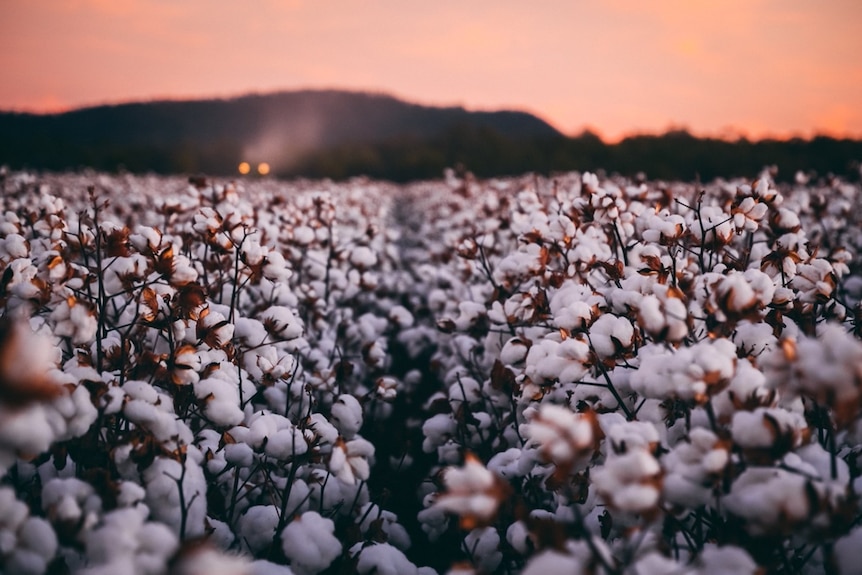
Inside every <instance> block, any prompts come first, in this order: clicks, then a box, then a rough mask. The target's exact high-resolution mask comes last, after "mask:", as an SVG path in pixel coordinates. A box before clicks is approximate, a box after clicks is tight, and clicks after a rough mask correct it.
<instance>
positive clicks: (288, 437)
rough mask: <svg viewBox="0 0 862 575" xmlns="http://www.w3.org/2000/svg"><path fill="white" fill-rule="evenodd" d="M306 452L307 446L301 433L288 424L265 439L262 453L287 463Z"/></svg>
mask: <svg viewBox="0 0 862 575" xmlns="http://www.w3.org/2000/svg"><path fill="white" fill-rule="evenodd" d="M306 451H308V444H307V443H306V441H305V436H304V435H303V434H302V431H300V430H299V429H297V428H296V427H294V426H293V424H290V426H289V427H282V428H281V429H278V430H277V431H276V432H275V433H273V434H271V435H268V436H267V438H266V447H265V448H264V453H266V454H267V455H268V456H270V457H274V458H275V459H279V460H281V461H287V460H289V459H292V458H294V457H296V456H298V455H302V454H303V453H305V452H306Z"/></svg>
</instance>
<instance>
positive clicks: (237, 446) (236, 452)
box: [224, 442, 254, 467]
mask: <svg viewBox="0 0 862 575" xmlns="http://www.w3.org/2000/svg"><path fill="white" fill-rule="evenodd" d="M224 458H225V461H227V462H228V463H230V464H231V465H236V466H238V467H251V466H252V464H254V450H253V449H252V448H251V446H250V445H248V444H247V443H242V442H239V443H229V444H227V445H225V446H224Z"/></svg>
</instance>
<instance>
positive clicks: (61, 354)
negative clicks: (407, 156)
mask: <svg viewBox="0 0 862 575" xmlns="http://www.w3.org/2000/svg"><path fill="white" fill-rule="evenodd" d="M772 178H773V175H772V174H770V173H769V172H764V173H763V174H761V175H760V176H759V177H758V178H757V179H755V180H754V181H751V182H746V181H743V180H727V181H719V182H714V183H705V184H698V185H694V184H688V183H682V182H651V181H649V180H647V179H645V178H643V177H639V178H636V179H634V180H630V179H627V178H624V177H619V176H611V177H606V176H602V175H599V174H589V173H586V174H558V175H555V176H554V178H553V179H546V178H542V177H534V176H524V177H513V178H500V179H495V180H487V181H483V180H478V179H476V178H474V177H472V176H470V175H469V174H456V173H455V172H451V173H449V174H448V175H447V176H446V177H445V178H444V179H442V180H437V181H427V182H420V183H415V184H410V185H407V186H394V185H391V184H383V183H379V182H372V181H369V180H364V179H361V180H353V181H349V182H344V183H333V182H312V181H297V182H291V183H285V182H279V181H276V180H268V179H264V180H256V181H247V182H230V181H210V180H207V179H204V178H198V177H195V178H191V179H190V180H182V179H180V178H163V177H155V176H153V177H146V178H143V177H134V176H121V177H117V176H108V175H104V174H77V175H76V174H45V175H40V176H33V175H29V174H15V175H14V177H12V178H10V179H9V180H8V181H7V190H6V192H7V193H5V194H4V197H3V200H2V202H0V275H2V278H0V279H2V282H0V309H2V310H3V312H2V315H3V316H4V317H3V319H2V324H0V410H2V413H3V418H2V420H3V423H2V425H0V470H2V472H3V474H4V475H3V483H4V488H3V490H2V494H3V497H2V498H0V499H3V501H6V502H7V508H8V509H9V513H8V515H9V517H10V519H7V522H6V524H5V526H4V527H3V531H2V533H3V534H2V537H0V547H2V549H0V570H12V571H16V570H17V571H21V572H33V573H40V572H46V571H48V570H49V568H56V566H58V565H59V564H60V563H61V562H62V563H65V565H66V567H67V568H69V569H70V570H71V571H73V572H77V571H81V572H91V573H106V572H115V571H129V572H142V573H144V572H152V573H158V572H165V571H166V570H167V569H169V568H170V569H173V570H174V571H175V572H178V573H199V572H242V573H273V574H275V573H278V574H287V573H291V572H292V573H314V572H321V571H327V570H329V571H331V572H335V571H339V572H354V571H356V572H369V573H370V572H398V573H402V572H404V573H412V572H417V573H430V572H432V571H431V570H430V569H429V568H426V567H424V565H426V564H430V565H432V567H433V569H434V570H436V571H437V572H447V571H451V572H471V573H481V572H495V571H500V572H510V573H516V572H526V573H531V572H540V571H554V570H565V571H567V572H568V571H571V572H606V573H625V572H683V573H715V572H740V573H751V572H757V571H758V570H767V571H781V570H782V569H783V570H785V571H793V572H816V571H817V570H820V571H823V570H826V569H827V568H829V569H833V568H834V569H837V570H838V572H846V571H847V570H848V569H852V563H848V557H851V556H852V545H853V544H854V541H855V539H854V538H857V537H856V531H855V530H854V525H855V523H856V516H857V515H858V509H857V505H856V502H855V501H856V500H855V498H854V496H853V493H855V492H856V491H857V490H858V488H859V477H858V472H857V471H856V467H857V466H856V463H855V459H856V456H857V454H858V452H859V448H858V445H859V437H860V430H862V424H860V423H859V409H858V407H859V406H858V403H859V402H858V401H857V399H858V398H857V397H856V395H858V394H856V393H855V391H854V390H855V387H854V386H855V382H856V380H858V377H857V375H858V374H857V373H856V372H857V371H858V369H857V368H858V366H857V364H858V363H859V361H858V360H859V358H858V357H857V356H858V355H859V354H858V353H857V352H858V350H857V349H856V347H858V339H857V338H858V334H859V333H860V332H859V330H858V328H857V327H858V326H857V323H858V321H857V319H858V317H857V316H858V309H857V305H856V304H857V303H858V301H859V300H860V299H862V287H860V286H862V280H859V279H858V278H859V275H860V274H859V272H860V270H859V267H858V266H859V264H858V260H857V254H858V252H859V250H860V249H862V236H860V235H859V234H858V227H859V226H858V216H857V214H856V213H855V211H854V210H853V206H854V205H855V203H856V202H857V200H858V196H859V193H860V189H859V186H858V184H855V183H850V182H843V181H841V180H840V179H837V178H836V179H832V180H829V181H822V182H818V181H815V180H811V181H808V182H801V181H800V182H797V183H796V184H792V185H785V184H782V183H777V182H776V181H774V180H773V179H772ZM88 188H89V189H88ZM132 222H134V223H132ZM4 516H5V514H4ZM0 523H2V521H0ZM52 533H53V534H54V537H52ZM429 542H434V545H435V546H434V552H433V553H429V552H428V551H427V550H428V549H429V548H430V547H429V545H428V543H429ZM169 566H170V567H169ZM848 566H849V567H848Z"/></svg>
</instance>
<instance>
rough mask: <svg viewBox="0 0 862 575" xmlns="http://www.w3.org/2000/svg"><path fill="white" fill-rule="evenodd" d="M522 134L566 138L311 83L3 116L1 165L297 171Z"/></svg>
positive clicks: (532, 123) (515, 121) (506, 118)
mask: <svg viewBox="0 0 862 575" xmlns="http://www.w3.org/2000/svg"><path fill="white" fill-rule="evenodd" d="M462 128H463V129H469V130H473V129H477V130H490V131H492V132H493V133H495V134H499V135H501V136H503V137H506V138H510V139H513V140H519V139H524V138H536V137H540V138H548V137H552V138H553V137H560V134H559V132H557V130H556V129H554V128H553V127H552V126H550V125H549V124H547V123H546V122H544V121H542V120H540V119H539V118H537V117H535V116H533V115H530V114H527V113H524V112H515V111H498V112H473V111H467V110H465V109H464V108H460V107H447V108H442V107H429V106H420V105H417V104H411V103H408V102H404V101H402V100H398V99H396V98H393V97H390V96H386V95H381V94H371V93H361V92H343V91H334V90H322V91H321V90H303V91H296V92H280V93H275V94H267V95H249V96H243V97H240V98H234V99H227V100H195V101H157V102H141V103H129V104H121V105H114V106H97V107H92V108H84V109H79V110H74V111H70V112H66V113H60V114H48V115H36V114H21V113H0V162H4V163H7V164H9V165H11V166H12V167H23V166H29V167H33V168H41V169H54V170H57V169H69V168H76V167H79V166H89V167H93V168H98V169H107V170H115V169H117V167H118V166H122V167H124V168H125V169H128V170H131V171H147V170H153V171H157V172H197V171H204V172H210V173H233V172H234V171H235V169H236V166H237V164H238V163H239V162H240V161H243V160H246V161H250V162H253V163H257V162H269V163H270V164H272V166H273V168H275V169H276V170H281V171H285V170H289V169H290V168H292V167H293V165H294V164H295V162H296V161H297V160H298V159H299V158H301V157H303V156H304V155H307V154H309V153H320V152H324V151H327V150H331V149H334V148H337V147H341V146H368V145H377V144H380V143H383V142H387V141H393V140H399V139H409V140H412V141H423V142H424V141H431V140H434V139H436V138H439V137H441V136H443V135H444V134H445V133H446V132H448V131H451V130H457V129H462Z"/></svg>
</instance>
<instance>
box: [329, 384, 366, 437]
mask: <svg viewBox="0 0 862 575" xmlns="http://www.w3.org/2000/svg"><path fill="white" fill-rule="evenodd" d="M330 420H331V421H332V423H333V425H335V427H336V428H337V429H338V431H340V432H341V435H343V436H344V437H345V438H348V439H349V438H351V437H353V436H354V435H356V433H357V432H358V431H359V430H360V428H362V405H361V404H360V403H359V401H358V400H357V399H356V398H355V397H353V396H352V395H350V394H342V395H340V396H338V399H337V400H335V403H333V404H332V409H331V416H330Z"/></svg>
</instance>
